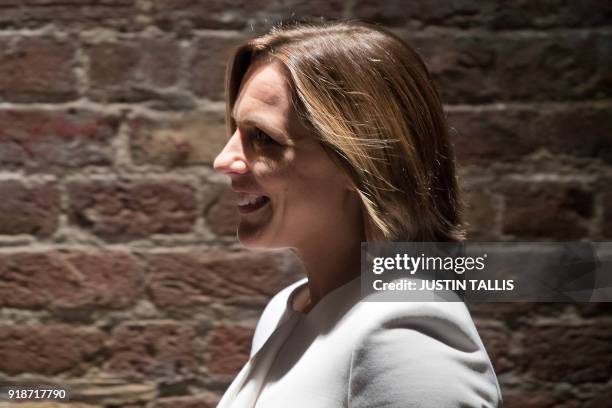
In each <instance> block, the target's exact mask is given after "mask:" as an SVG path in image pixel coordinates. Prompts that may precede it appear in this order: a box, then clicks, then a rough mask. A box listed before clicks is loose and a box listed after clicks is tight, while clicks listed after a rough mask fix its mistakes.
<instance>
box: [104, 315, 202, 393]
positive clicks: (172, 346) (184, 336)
mask: <svg viewBox="0 0 612 408" xmlns="http://www.w3.org/2000/svg"><path fill="white" fill-rule="evenodd" d="M195 335H196V331H195V329H194V327H193V326H192V325H190V324H188V323H180V322H174V321H146V322H129V323H128V322H126V323H124V324H121V325H120V326H118V327H117V328H115V329H114V330H113V332H112V338H111V345H110V353H111V357H110V359H109V361H108V362H107V363H106V364H105V366H104V368H105V370H107V371H109V372H113V373H116V374H121V375H125V376H131V377H135V378H150V379H157V380H164V381H169V382H174V381H180V380H181V379H184V378H188V377H189V378H191V377H193V376H194V374H195V373H196V371H197V369H198V367H199V363H198V357H197V355H196V352H195V346H194V340H195Z"/></svg>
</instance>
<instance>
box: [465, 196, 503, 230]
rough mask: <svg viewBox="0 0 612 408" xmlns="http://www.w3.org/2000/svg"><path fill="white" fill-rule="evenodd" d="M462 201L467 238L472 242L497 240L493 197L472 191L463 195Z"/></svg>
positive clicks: (494, 199) (495, 203) (496, 210)
mask: <svg viewBox="0 0 612 408" xmlns="http://www.w3.org/2000/svg"><path fill="white" fill-rule="evenodd" d="M464 201H465V217H464V219H465V222H466V223H467V238H468V239H469V240H472V241H478V240H486V239H495V238H498V237H497V231H496V230H497V213H498V208H497V207H498V204H497V200H496V198H495V196H493V195H492V194H491V193H490V192H488V191H484V190H477V189H473V190H471V191H469V192H466V194H464Z"/></svg>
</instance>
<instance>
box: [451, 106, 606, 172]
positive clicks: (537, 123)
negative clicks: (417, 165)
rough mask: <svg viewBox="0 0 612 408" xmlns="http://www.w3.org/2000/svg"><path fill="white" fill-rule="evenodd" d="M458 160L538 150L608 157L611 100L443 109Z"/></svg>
mask: <svg viewBox="0 0 612 408" xmlns="http://www.w3.org/2000/svg"><path fill="white" fill-rule="evenodd" d="M448 120H449V125H450V126H451V127H452V131H451V137H452V141H453V144H454V146H455V153H456V155H457V158H458V161H459V163H460V164H462V165H488V164H492V163H498V162H516V161H519V160H521V159H522V158H524V157H525V156H527V155H529V154H533V153H535V152H537V151H539V150H546V151H548V152H550V153H553V154H564V155H567V156H574V157H580V158H600V159H602V160H603V161H605V162H606V163H611V162H612V146H610V138H609V129H610V128H611V127H612V106H610V105H607V104H582V105H566V106H555V107H543V108H542V109H540V108H538V107H528V108H525V107H506V108H502V109H487V110H479V109H465V110H459V111H458V110H454V111H450V112H449V113H448Z"/></svg>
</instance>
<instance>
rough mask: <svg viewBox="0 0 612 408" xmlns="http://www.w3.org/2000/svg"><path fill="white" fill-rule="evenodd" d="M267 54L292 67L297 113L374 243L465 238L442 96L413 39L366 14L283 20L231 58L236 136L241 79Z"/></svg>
mask: <svg viewBox="0 0 612 408" xmlns="http://www.w3.org/2000/svg"><path fill="white" fill-rule="evenodd" d="M262 57H264V58H270V59H271V58H274V59H276V60H278V61H280V62H281V63H282V64H283V65H284V66H285V68H286V71H287V73H288V75H289V77H290V78H288V80H289V82H290V84H291V88H292V93H293V105H294V107H295V109H296V111H297V113H298V115H299V116H300V118H301V119H302V121H303V122H304V125H305V126H307V127H308V128H310V129H311V130H312V135H313V137H315V138H317V139H318V140H319V142H320V143H321V144H322V145H323V146H324V148H325V149H326V151H328V152H329V153H330V154H331V156H332V157H333V158H334V160H337V161H338V162H339V163H340V164H341V166H342V168H344V169H345V171H346V172H347V174H348V175H349V176H350V178H351V180H352V182H353V185H354V187H355V189H356V191H357V192H358V194H359V196H360V199H361V202H362V208H363V212H364V218H365V220H364V222H365V230H366V239H367V240H368V241H458V240H461V239H462V238H463V228H462V224H461V219H460V209H461V208H460V207H461V206H460V200H459V197H458V194H459V192H458V187H457V180H456V176H455V162H454V156H453V152H452V146H451V144H450V142H449V135H448V125H447V123H446V117H445V115H444V111H443V108H442V103H441V101H440V97H439V95H438V92H437V90H436V88H435V86H434V84H433V82H432V80H431V77H430V74H429V72H428V70H427V68H426V66H425V63H424V62H423V60H422V59H421V57H420V56H419V55H418V54H417V53H416V52H415V51H414V50H413V49H412V48H411V47H410V46H409V45H408V44H407V43H406V42H404V41H403V40H402V39H400V38H399V37H397V36H396V35H394V34H393V33H390V32H388V31H386V30H384V29H382V28H380V27H377V26H373V25H370V24H367V23H363V22H359V21H340V22H318V23H299V22H297V23H291V24H281V25H279V26H276V27H274V28H273V29H272V30H271V31H270V32H269V33H268V34H265V35H263V36H261V37H258V38H254V39H252V40H249V41H248V42H246V43H245V44H243V45H241V46H239V47H237V48H236V49H235V51H234V52H233V54H232V56H231V57H230V60H229V62H228V65H227V70H226V120H227V126H228V128H227V131H228V132H229V134H230V135H231V134H233V133H234V132H235V130H236V123H235V122H234V120H233V119H232V117H231V111H232V109H233V107H234V103H235V102H236V99H237V97H238V91H239V88H240V83H241V82H242V79H243V77H244V75H245V73H246V71H247V69H248V67H249V66H250V65H251V64H252V63H253V61H254V60H255V59H256V58H262Z"/></svg>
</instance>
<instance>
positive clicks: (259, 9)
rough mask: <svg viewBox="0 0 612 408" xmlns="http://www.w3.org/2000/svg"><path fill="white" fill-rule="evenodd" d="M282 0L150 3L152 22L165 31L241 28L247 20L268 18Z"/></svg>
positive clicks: (161, 0) (196, 0) (207, 0)
mask: <svg viewBox="0 0 612 408" xmlns="http://www.w3.org/2000/svg"><path fill="white" fill-rule="evenodd" d="M280 3H281V0H272V1H261V0H254V1H249V0H160V1H156V2H154V4H153V11H152V15H153V19H154V22H155V24H156V25H157V26H158V27H160V28H162V29H164V30H172V29H175V30H180V31H188V30H190V29H192V28H241V27H244V26H245V25H246V24H247V23H248V22H253V21H254V20H258V19H266V18H269V13H270V12H274V11H275V10H278V9H279V6H280Z"/></svg>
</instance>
